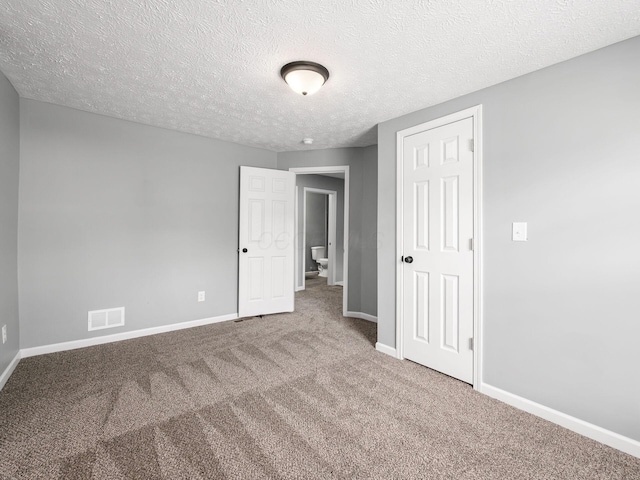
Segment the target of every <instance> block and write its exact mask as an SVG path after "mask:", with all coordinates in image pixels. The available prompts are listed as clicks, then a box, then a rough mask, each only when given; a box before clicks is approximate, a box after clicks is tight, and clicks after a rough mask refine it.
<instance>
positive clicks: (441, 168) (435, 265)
mask: <svg viewBox="0 0 640 480" xmlns="http://www.w3.org/2000/svg"><path fill="white" fill-rule="evenodd" d="M402 155H403V158H402V162H403V167H402V168H403V179H402V187H403V213H402V215H403V258H402V259H401V260H403V264H402V265H403V267H402V278H403V292H402V302H403V304H402V316H403V319H402V321H403V329H402V332H403V338H402V342H403V347H402V348H403V356H404V357H405V358H407V359H409V360H413V361H415V362H418V363H420V364H422V365H425V366H427V367H430V368H433V369H434V370H438V371H440V372H442V373H445V374H447V375H450V376H452V377H455V378H458V379H460V380H462V381H464V382H467V383H472V382H473V350H472V349H473V346H472V338H473V118H466V119H464V120H460V121H457V122H454V123H450V124H447V125H443V126H440V127H437V128H433V129H430V130H426V131H422V132H419V133H416V134H414V135H411V136H407V137H404V140H403V153H402Z"/></svg>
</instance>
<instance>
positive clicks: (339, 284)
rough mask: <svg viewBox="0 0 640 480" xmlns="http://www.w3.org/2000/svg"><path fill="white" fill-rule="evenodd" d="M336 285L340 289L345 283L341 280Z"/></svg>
mask: <svg viewBox="0 0 640 480" xmlns="http://www.w3.org/2000/svg"><path fill="white" fill-rule="evenodd" d="M334 285H338V286H340V287H344V282H343V281H342V280H340V281H339V282H335V283H334Z"/></svg>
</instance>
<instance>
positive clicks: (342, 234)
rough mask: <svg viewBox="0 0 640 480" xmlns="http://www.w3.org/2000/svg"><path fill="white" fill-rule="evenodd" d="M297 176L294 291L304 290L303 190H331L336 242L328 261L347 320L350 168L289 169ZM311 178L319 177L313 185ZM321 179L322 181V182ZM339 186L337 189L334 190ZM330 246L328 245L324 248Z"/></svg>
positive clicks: (329, 253)
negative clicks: (339, 291)
mask: <svg viewBox="0 0 640 480" xmlns="http://www.w3.org/2000/svg"><path fill="white" fill-rule="evenodd" d="M289 170H290V171H292V172H295V173H296V176H297V178H296V206H295V221H296V225H295V231H296V235H297V238H296V241H295V242H294V243H295V290H296V291H300V290H304V289H305V263H306V262H305V261H304V260H303V256H302V255H303V253H304V254H305V255H306V254H307V253H308V254H309V257H310V256H311V253H310V251H309V252H306V251H305V250H306V249H305V245H304V243H303V241H304V233H303V232H304V223H303V222H304V219H303V214H304V198H303V196H304V187H305V186H306V187H311V188H319V189H323V190H331V191H335V192H336V193H337V195H336V199H337V200H336V202H335V206H336V208H335V211H336V215H335V216H336V223H335V225H336V228H335V231H336V240H335V242H333V244H332V245H331V246H330V247H333V248H335V253H334V254H333V255H331V252H328V258H329V260H331V257H333V258H334V259H335V263H334V268H333V282H334V285H342V287H343V291H342V311H343V312H342V313H343V315H344V316H348V314H347V312H348V308H347V302H348V298H349V248H348V246H349V167H348V166H333V167H296V168H290V169H289ZM313 177H318V178H316V179H315V180H317V181H314V182H312V179H313ZM322 179H324V181H322ZM336 182H339V187H338V186H336V185H337V184H336ZM327 246H329V245H327Z"/></svg>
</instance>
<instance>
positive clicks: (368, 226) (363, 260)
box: [359, 145, 378, 316]
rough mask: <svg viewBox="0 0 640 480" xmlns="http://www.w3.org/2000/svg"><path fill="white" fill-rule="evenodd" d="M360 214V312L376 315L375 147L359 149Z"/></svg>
mask: <svg viewBox="0 0 640 480" xmlns="http://www.w3.org/2000/svg"><path fill="white" fill-rule="evenodd" d="M362 184H363V186H364V188H363V190H362V205H363V208H362V211H361V212H360V239H359V242H360V249H361V251H360V268H361V273H360V302H361V303H362V305H364V306H365V307H366V310H364V313H369V314H370V315H373V316H376V315H377V313H378V271H377V269H378V219H377V213H376V212H377V208H378V189H377V184H378V146H377V145H372V146H370V147H365V148H363V149H362Z"/></svg>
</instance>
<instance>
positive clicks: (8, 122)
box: [0, 73, 20, 374]
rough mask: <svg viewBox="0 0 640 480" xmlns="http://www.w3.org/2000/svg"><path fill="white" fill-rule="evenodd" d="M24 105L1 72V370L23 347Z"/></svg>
mask: <svg viewBox="0 0 640 480" xmlns="http://www.w3.org/2000/svg"><path fill="white" fill-rule="evenodd" d="M19 129H20V107H19V98H18V94H17V92H16V91H15V90H14V88H13V86H12V85H11V83H10V82H9V80H7V78H6V77H5V76H4V75H3V74H2V73H0V328H1V327H2V325H6V326H7V343H5V344H4V345H3V344H2V343H0V374H2V372H4V371H5V369H6V368H7V367H8V366H9V364H10V363H11V360H13V358H14V357H15V356H16V354H17V353H18V350H19V349H20V325H19V323H18V320H19V316H18V174H19V171H20V131H19Z"/></svg>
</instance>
